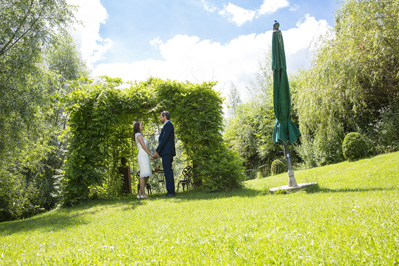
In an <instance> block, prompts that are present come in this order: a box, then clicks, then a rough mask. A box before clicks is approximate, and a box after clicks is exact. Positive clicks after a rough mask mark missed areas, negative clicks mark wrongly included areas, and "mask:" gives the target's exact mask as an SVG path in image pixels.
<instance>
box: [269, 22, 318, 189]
mask: <svg viewBox="0 0 399 266" xmlns="http://www.w3.org/2000/svg"><path fill="white" fill-rule="evenodd" d="M279 27H280V24H279V23H278V22H277V21H274V24H273V38H272V69H273V107H274V114H275V115H276V123H275V124H274V128H273V143H279V144H282V145H283V146H284V154H285V158H286V159H287V163H288V186H283V187H278V188H272V189H270V192H272V193H273V192H274V191H277V190H296V189H299V188H300V187H304V186H309V185H314V184H315V183H308V184H300V185H298V184H297V183H296V180H295V176H294V170H293V169H292V164H291V158H290V152H289V149H288V144H292V143H294V142H295V141H297V139H298V137H299V136H300V135H301V133H300V132H299V129H298V128H297V127H296V125H295V124H294V122H292V121H291V119H290V118H291V96H290V86H289V83H288V76H287V64H286V60H285V51H284V41H283V35H282V34H281V31H280V30H279Z"/></svg>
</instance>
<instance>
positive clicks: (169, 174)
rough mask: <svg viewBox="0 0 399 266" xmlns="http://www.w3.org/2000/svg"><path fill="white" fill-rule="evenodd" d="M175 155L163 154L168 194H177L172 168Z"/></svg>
mask: <svg viewBox="0 0 399 266" xmlns="http://www.w3.org/2000/svg"><path fill="white" fill-rule="evenodd" d="M172 162H173V155H166V154H165V155H163V156H162V166H163V172H164V175H165V181H166V190H167V191H168V194H175V178H174V176H173V170H172Z"/></svg>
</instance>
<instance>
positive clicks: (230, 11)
mask: <svg viewBox="0 0 399 266" xmlns="http://www.w3.org/2000/svg"><path fill="white" fill-rule="evenodd" d="M219 14H220V15H222V16H226V17H227V18H228V20H229V22H232V23H235V24H237V26H241V25H242V24H244V23H245V22H247V21H252V20H253V18H254V17H255V14H256V11H252V10H248V9H244V8H242V7H239V6H236V5H234V4H232V3H230V2H229V4H228V5H227V6H225V7H224V9H223V10H222V11H219Z"/></svg>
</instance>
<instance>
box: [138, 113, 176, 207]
mask: <svg viewBox="0 0 399 266" xmlns="http://www.w3.org/2000/svg"><path fill="white" fill-rule="evenodd" d="M169 119H170V113H169V112H168V111H163V112H162V113H161V115H160V121H161V123H163V127H162V130H161V134H160V135H159V144H158V147H157V149H156V150H155V153H154V154H152V153H151V151H150V149H149V148H148V141H147V140H146V139H145V138H144V136H143V135H142V134H141V132H142V130H143V129H144V126H143V124H142V123H141V122H135V123H134V126H133V129H134V140H135V141H136V145H137V149H138V150H139V152H138V156H137V159H138V163H139V168H140V190H139V192H138V194H137V198H138V199H140V198H141V199H147V198H148V196H147V195H146V194H145V190H144V188H145V185H146V183H147V181H148V179H149V178H150V177H151V176H152V171H151V163H150V156H151V157H152V158H154V159H157V158H159V157H161V158H162V166H163V171H164V175H165V181H166V190H167V194H166V195H165V197H174V196H175V195H176V194H175V180H174V177H173V170H172V162H173V157H174V156H175V155H176V149H175V129H174V127H173V124H172V122H171V121H169Z"/></svg>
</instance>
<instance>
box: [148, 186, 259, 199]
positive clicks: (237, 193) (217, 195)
mask: <svg viewBox="0 0 399 266" xmlns="http://www.w3.org/2000/svg"><path fill="white" fill-rule="evenodd" d="M264 194H265V192H262V191H259V190H255V189H250V188H239V189H234V190H232V191H229V192H211V193H207V192H202V191H199V190H189V191H184V192H179V193H176V197H174V198H171V199H178V200H183V201H190V200H214V199H221V198H233V197H243V198H248V197H256V196H259V195H264ZM156 196H157V195H155V196H151V199H155V200H159V199H162V200H169V199H163V198H162V196H163V195H159V197H156Z"/></svg>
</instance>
